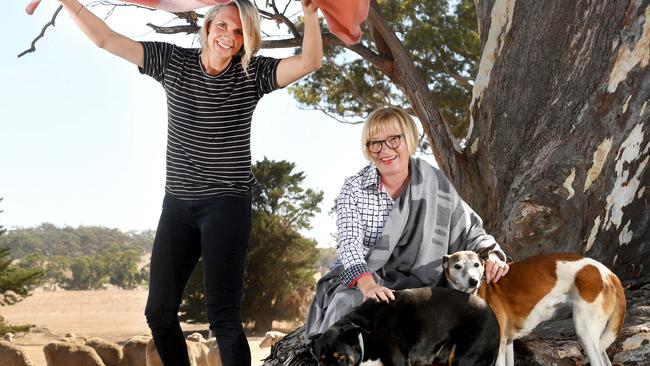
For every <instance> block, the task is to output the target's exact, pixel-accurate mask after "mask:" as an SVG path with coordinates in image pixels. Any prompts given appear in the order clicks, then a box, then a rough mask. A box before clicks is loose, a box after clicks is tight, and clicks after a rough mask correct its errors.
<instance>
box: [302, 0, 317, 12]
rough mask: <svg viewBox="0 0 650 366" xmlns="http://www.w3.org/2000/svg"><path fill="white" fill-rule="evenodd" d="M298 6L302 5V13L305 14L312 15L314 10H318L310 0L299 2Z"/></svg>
mask: <svg viewBox="0 0 650 366" xmlns="http://www.w3.org/2000/svg"><path fill="white" fill-rule="evenodd" d="M300 4H301V5H302V11H303V12H304V13H305V15H307V14H314V13H316V10H318V7H317V6H316V4H314V2H313V1H312V0H300Z"/></svg>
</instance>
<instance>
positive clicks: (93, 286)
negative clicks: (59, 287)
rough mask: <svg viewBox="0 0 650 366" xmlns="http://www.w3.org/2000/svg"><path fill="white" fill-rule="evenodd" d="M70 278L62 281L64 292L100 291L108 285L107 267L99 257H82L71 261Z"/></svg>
mask: <svg viewBox="0 0 650 366" xmlns="http://www.w3.org/2000/svg"><path fill="white" fill-rule="evenodd" d="M69 269H70V272H71V273H72V276H71V277H70V278H65V279H64V280H63V288H64V289H66V290H100V289H103V288H104V286H105V285H106V284H107V283H108V280H109V277H108V265H107V263H106V262H105V261H104V258H103V257H101V256H89V255H83V256H80V257H76V258H73V259H72V263H71V264H70V268H69Z"/></svg>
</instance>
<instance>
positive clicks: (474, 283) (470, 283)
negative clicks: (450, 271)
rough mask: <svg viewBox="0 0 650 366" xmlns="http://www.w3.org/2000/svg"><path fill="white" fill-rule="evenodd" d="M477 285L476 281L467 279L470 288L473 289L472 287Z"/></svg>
mask: <svg viewBox="0 0 650 366" xmlns="http://www.w3.org/2000/svg"><path fill="white" fill-rule="evenodd" d="M477 283H478V280H477V279H475V278H470V279H469V285H470V286H472V287H474V286H476V284H477Z"/></svg>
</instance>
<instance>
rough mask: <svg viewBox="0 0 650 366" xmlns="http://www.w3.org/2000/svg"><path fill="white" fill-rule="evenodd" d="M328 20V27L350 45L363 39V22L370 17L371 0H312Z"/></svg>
mask: <svg viewBox="0 0 650 366" xmlns="http://www.w3.org/2000/svg"><path fill="white" fill-rule="evenodd" d="M312 1H313V2H314V3H315V4H316V6H318V8H319V9H320V10H321V12H322V13H323V15H324V16H325V20H327V27H328V28H329V29H330V32H332V33H333V34H334V35H336V36H337V37H339V39H340V40H341V41H343V43H345V44H346V45H348V46H350V45H353V44H355V43H359V40H360V39H361V23H363V22H364V21H365V20H366V18H367V17H368V9H369V7H370V0H312Z"/></svg>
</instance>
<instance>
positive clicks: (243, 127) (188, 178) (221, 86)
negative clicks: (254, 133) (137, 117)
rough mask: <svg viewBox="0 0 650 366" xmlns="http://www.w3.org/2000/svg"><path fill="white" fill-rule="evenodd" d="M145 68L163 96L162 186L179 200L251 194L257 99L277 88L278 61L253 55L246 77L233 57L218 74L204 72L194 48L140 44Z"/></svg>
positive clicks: (143, 70)
mask: <svg viewBox="0 0 650 366" xmlns="http://www.w3.org/2000/svg"><path fill="white" fill-rule="evenodd" d="M142 45H143V47H144V68H140V72H141V73H143V74H146V75H149V76H151V77H153V78H154V79H156V80H158V81H159V82H160V83H161V84H162V85H163V87H164V88H165V92H166V94H167V113H168V115H169V117H168V125H167V126H168V127H167V179H166V184H165V190H166V191H167V192H168V193H170V194H171V195H173V196H174V197H177V198H180V199H202V198H210V197H216V196H226V195H237V196H244V195H247V194H249V192H250V189H251V187H252V186H254V185H255V183H256V181H255V177H254V176H253V174H252V172H251V151H250V135H251V120H252V117H253V111H254V110H255V106H256V105H257V102H258V101H259V100H260V98H261V97H262V96H263V95H264V94H266V93H270V92H272V91H273V90H275V89H277V88H278V86H277V82H276V70H277V66H278V64H279V62H280V60H279V59H275V58H270V57H262V56H257V57H253V58H252V60H251V62H250V64H249V67H248V76H247V75H246V74H245V73H244V70H243V68H242V66H241V63H240V57H239V56H235V57H233V59H232V61H231V63H230V65H229V66H228V68H227V69H226V70H225V71H224V72H222V73H221V74H220V75H218V76H212V75H209V74H207V73H206V72H205V70H204V68H203V65H202V64H201V61H200V58H199V55H200V49H198V48H182V47H178V46H175V45H173V44H169V43H163V42H142Z"/></svg>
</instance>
